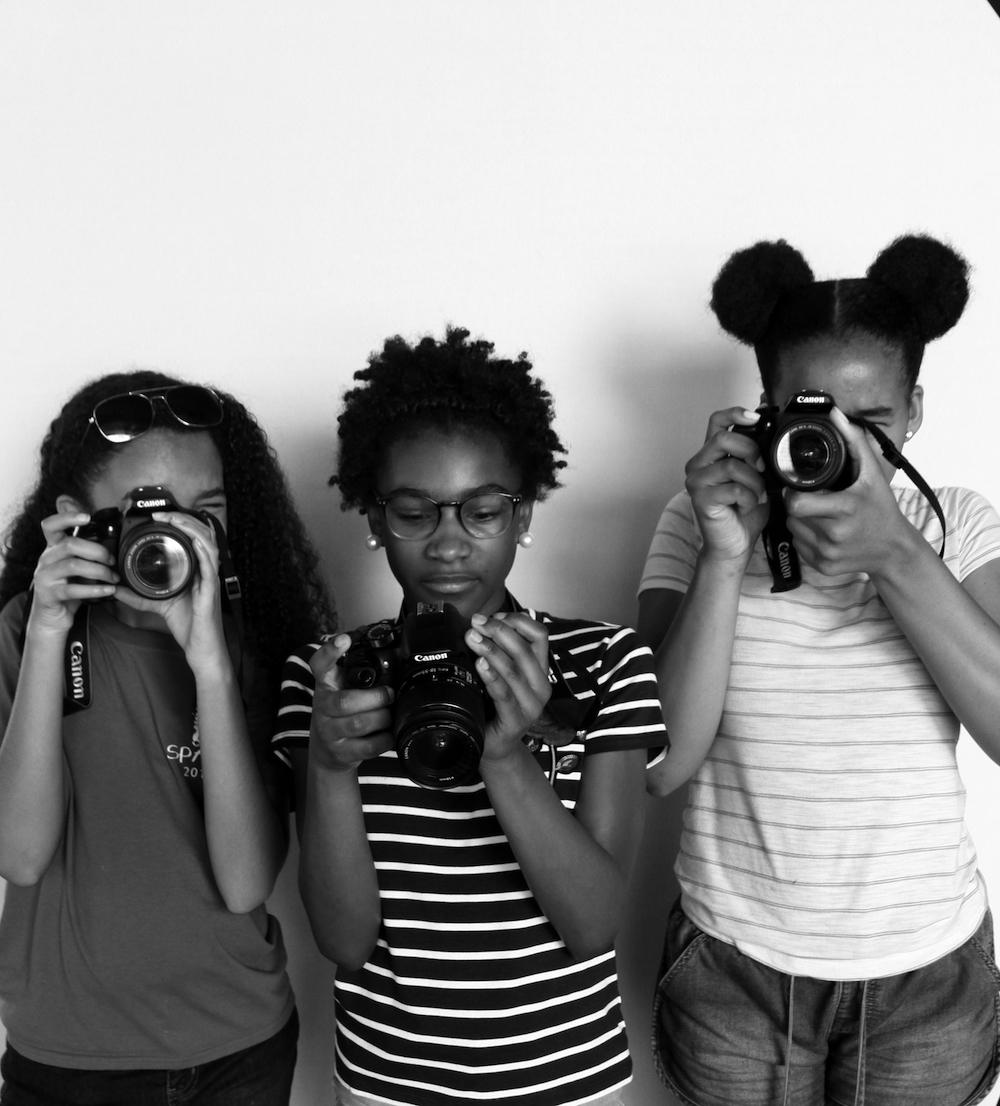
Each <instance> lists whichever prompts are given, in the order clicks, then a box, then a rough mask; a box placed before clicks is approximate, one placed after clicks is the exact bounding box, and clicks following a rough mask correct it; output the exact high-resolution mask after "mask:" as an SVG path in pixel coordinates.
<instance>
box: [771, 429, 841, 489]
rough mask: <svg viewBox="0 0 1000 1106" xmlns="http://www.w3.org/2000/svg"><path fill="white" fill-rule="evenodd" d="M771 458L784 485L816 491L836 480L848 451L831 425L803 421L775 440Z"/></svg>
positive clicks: (829, 485)
mask: <svg viewBox="0 0 1000 1106" xmlns="http://www.w3.org/2000/svg"><path fill="white" fill-rule="evenodd" d="M772 457H773V461H774V468H775V471H776V472H777V473H778V475H779V476H780V477H781V479H782V480H783V481H784V482H785V483H786V484H788V485H789V486H790V487H793V488H801V489H804V490H815V489H817V488H829V487H831V486H832V485H834V484H835V483H836V482H837V480H838V478H839V476H840V474H841V473H842V472H843V469H844V463H845V461H846V460H847V452H846V450H845V448H844V445H843V442H842V440H841V438H840V435H839V434H837V433H836V431H835V429H834V428H833V427H831V426H828V425H826V424H824V423H817V422H802V423H798V424H796V425H793V426H790V427H788V428H787V429H786V430H785V432H784V433H783V434H781V435H780V436H779V437H778V438H777V439H776V440H775V443H774V447H773V450H772Z"/></svg>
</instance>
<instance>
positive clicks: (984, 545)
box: [945, 488, 1000, 580]
mask: <svg viewBox="0 0 1000 1106" xmlns="http://www.w3.org/2000/svg"><path fill="white" fill-rule="evenodd" d="M954 491H955V493H956V502H955V506H954V509H953V511H947V510H946V517H948V518H949V527H948V530H949V532H948V536H947V540H946V542H945V549H946V550H947V548H948V545H949V544H950V543H951V542H953V541H954V543H955V546H956V548H957V552H958V565H957V574H958V579H959V580H964V579H965V578H966V577H967V576H971V575H972V573H973V572H975V571H976V569H977V568H982V567H983V565H985V564H989V562H990V561H994V560H996V559H997V558H998V557H1000V515H998V514H997V512H996V509H995V508H994V506H993V504H992V503H990V501H989V500H988V499H986V498H985V497H984V496H982V495H980V494H979V492H974V491H969V490H968V489H967V488H956V489H954Z"/></svg>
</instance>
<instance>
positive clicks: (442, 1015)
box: [275, 611, 666, 1106]
mask: <svg viewBox="0 0 1000 1106" xmlns="http://www.w3.org/2000/svg"><path fill="white" fill-rule="evenodd" d="M527 613H528V614H529V615H530V616H531V617H532V618H534V619H536V620H537V621H539V622H541V623H543V624H544V625H545V626H546V628H547V630H548V633H549V653H550V658H551V657H554V658H555V662H556V663H555V666H554V667H556V668H557V669H558V670H559V671H561V673H562V677H563V680H564V683H563V684H562V686H563V687H564V689H565V690H566V693H567V694H566V703H567V705H568V708H569V710H568V714H569V715H570V716H572V715H573V714H574V712H576V713H578V716H579V717H578V719H576V720H575V721H574V725H579V726H581V727H582V728H581V729H579V730H577V729H574V728H567V727H566V726H565V725H563V726H554V725H552V724H549V725H546V726H545V728H544V730H540V731H539V734H540V736H541V740H540V739H539V738H538V737H535V738H531V739H530V744H529V747H531V748H533V749H535V750H536V751H535V756H536V759H537V760H538V763H539V766H540V769H541V770H542V771H544V772H545V773H546V774H547V775H548V777H549V779H550V780H551V781H552V786H553V788H554V789H555V791H556V793H557V795H558V796H559V798H560V799H561V800H562V802H563V805H564V806H566V807H567V808H569V809H570V810H572V809H573V807H574V805H575V803H576V800H577V796H578V794H579V790H580V777H581V769H582V765H583V763H584V761H585V758H586V757H587V756H588V755H602V756H604V755H613V752H614V750H625V749H636V748H650V747H658V746H665V745H666V732H665V730H664V727H663V719H662V716H661V713H660V703H659V699H658V697H657V690H656V681H655V677H654V675H653V671H652V658H651V655H650V652H649V650H648V649H647V648H646V647H645V646H643V645H641V644H640V643H639V641H638V639H637V638H636V636H635V634H634V632H633V631H632V630H628V629H620V628H618V627H614V626H608V625H605V624H601V623H595V622H583V621H566V620H563V619H556V618H552V617H551V616H549V615H546V614H541V613H536V612H532V611H528V612H527ZM315 648H316V647H315V646H310V647H308V648H306V649H303V650H301V651H300V652H298V653H296V654H295V655H293V656H292V657H291V658H290V659H289V661H288V663H287V666H286V671H285V677H284V681H283V684H282V706H281V713H280V716H279V723H278V733H277V734H276V736H275V746H276V749H277V750H278V751H279V753H280V752H281V751H282V750H287V749H289V748H295V747H299V748H301V747H303V746H305V745H306V744H307V742H308V735H309V723H310V712H311V704H312V695H313V686H314V685H313V679H312V674H311V671H310V669H309V657H310V656H311V655H312V653H313V651H314V650H315ZM553 713H555V711H554V712H553ZM564 717H566V716H565V715H564ZM553 742H554V743H555V744H553ZM359 782H360V787H361V796H362V801H363V804H364V816H365V824H366V827H367V831H368V839H369V843H370V845H371V850H372V856H373V858H374V862H375V868H376V872H377V876H378V884H379V894H380V898H381V909H382V923H381V929H380V933H379V938H378V943H377V945H376V948H375V950H374V952H373V953H372V956H371V958H370V960H369V961H368V963H366V964H365V965H364V966H363V967H362V968H360V969H359V970H357V971H348V970H345V969H342V968H341V969H338V972H337V977H336V983H335V990H336V1013H337V1075H338V1077H339V1078H340V1079H341V1080H342V1081H343V1082H344V1083H345V1084H346V1085H347V1086H348V1087H349V1088H350V1089H351V1090H352V1091H354V1092H356V1093H357V1094H360V1095H366V1096H371V1097H373V1098H377V1099H380V1100H384V1101H386V1102H389V1103H404V1104H406V1106H440V1104H441V1103H442V1102H455V1103H462V1102H498V1101H499V1102H504V1103H509V1104H511V1106H569V1104H571V1103H584V1102H587V1101H588V1100H590V1099H593V1098H596V1097H598V1096H600V1095H603V1094H606V1093H608V1092H609V1091H612V1090H614V1089H616V1088H618V1087H621V1086H624V1085H625V1084H626V1083H627V1082H628V1081H629V1078H630V1076H631V1062H630V1058H629V1052H628V1042H627V1040H626V1036H625V1025H624V1021H623V1017H622V1010H621V1000H620V997H619V993H618V978H617V969H616V965H615V955H614V952H613V951H611V952H607V953H604V954H602V955H599V956H596V957H593V958H592V959H589V960H585V961H576V960H574V959H573V958H572V956H570V954H569V953H568V952H567V950H566V947H565V946H564V944H563V942H562V941H561V940H560V938H559V935H558V934H557V933H556V931H555V929H554V928H553V926H552V924H551V923H550V922H549V920H548V919H547V918H546V916H545V915H544V914H543V912H542V910H541V907H540V906H539V905H538V903H537V902H536V901H535V899H534V897H533V896H532V894H531V891H530V890H529V888H528V885H527V883H526V881H525V878H524V876H523V875H522V873H521V870H520V868H519V866H518V864H517V861H516V859H515V857H514V853H513V851H512V850H511V847H510V845H509V843H508V841H507V838H506V837H505V836H504V833H503V830H502V829H501V826H500V824H499V822H498V821H497V818H496V815H495V814H494V812H493V809H492V807H491V805H490V801H489V796H488V795H487V792H486V788H485V786H484V785H483V784H482V782H481V781H479V782H476V783H475V784H473V785H470V786H466V787H456V788H452V789H450V790H430V789H426V788H422V787H418V786H417V785H416V784H414V783H412V782H411V781H410V780H409V779H408V778H407V777H406V776H405V775H404V774H403V772H402V770H401V766H400V761H399V760H398V759H397V757H396V754H395V752H388V753H384V754H383V755H382V756H379V757H377V758H376V759H374V760H372V761H367V762H365V763H364V764H362V765H361V767H360V770H359ZM537 847H538V848H539V849H544V848H545V847H546V843H545V841H539V842H538V843H537Z"/></svg>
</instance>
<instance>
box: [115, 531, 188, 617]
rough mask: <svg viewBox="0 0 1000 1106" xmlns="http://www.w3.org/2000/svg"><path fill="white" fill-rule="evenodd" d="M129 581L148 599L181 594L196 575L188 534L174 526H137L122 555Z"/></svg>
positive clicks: (134, 589) (127, 581) (123, 548)
mask: <svg viewBox="0 0 1000 1106" xmlns="http://www.w3.org/2000/svg"><path fill="white" fill-rule="evenodd" d="M120 561H121V572H122V576H123V578H124V580H125V583H126V584H128V586H129V587H130V588H131V589H132V590H133V591H134V592H136V593H137V594H139V595H142V596H145V597H146V598H147V599H170V598H171V597H172V596H174V595H179V594H180V593H181V592H182V591H183V590H184V589H185V588H186V587H187V586H188V585H189V584H190V583H191V580H192V579H193V577H194V569H195V557H194V547H193V546H192V545H191V542H190V540H189V538H188V536H187V534H185V533H183V532H182V531H180V530H177V529H176V528H175V527H172V526H169V527H168V526H154V527H143V528H141V529H137V530H135V531H133V532H132V534H130V535H129V539H128V541H127V542H126V543H123V546H122V549H121V555H120Z"/></svg>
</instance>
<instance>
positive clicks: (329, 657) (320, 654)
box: [309, 634, 351, 691]
mask: <svg viewBox="0 0 1000 1106" xmlns="http://www.w3.org/2000/svg"><path fill="white" fill-rule="evenodd" d="M350 647H351V635H350V634H335V635H333V636H332V637H330V638H327V639H326V640H325V641H324V642H323V644H322V645H321V646H320V647H319V648H318V649H317V650H316V652H315V653H313V655H312V656H311V657H310V658H309V667H310V669H311V670H312V674H313V678H314V679H315V680H316V684H317V686H322V687H326V688H330V689H331V690H334V691H337V690H339V689H340V688H342V687H343V678H342V676H341V671H340V666H339V665H338V664H337V662H338V661H339V660H340V658H341V657H342V656H343V655H344V654H345V653H346V652H347V650H348V649H350Z"/></svg>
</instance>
